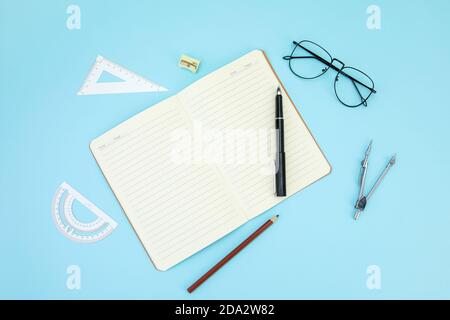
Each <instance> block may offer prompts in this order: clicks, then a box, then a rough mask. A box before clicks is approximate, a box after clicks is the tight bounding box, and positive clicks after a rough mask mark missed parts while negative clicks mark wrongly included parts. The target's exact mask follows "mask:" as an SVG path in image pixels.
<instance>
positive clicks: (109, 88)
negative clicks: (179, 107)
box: [78, 56, 167, 95]
mask: <svg viewBox="0 0 450 320" xmlns="http://www.w3.org/2000/svg"><path fill="white" fill-rule="evenodd" d="M105 71H106V72H108V73H110V74H112V75H113V76H115V77H117V78H120V79H122V80H123V81H119V82H98V80H99V79H100V76H101V75H102V73H103V72H105ZM162 91H167V89H166V88H164V87H162V86H160V85H158V84H156V83H153V82H151V81H149V80H147V79H145V78H143V77H141V76H140V75H137V74H136V73H134V72H131V71H129V70H127V69H125V68H124V67H122V66H120V65H118V64H116V63H114V62H111V61H109V60H108V59H105V58H104V57H102V56H97V59H96V60H95V63H94V65H93V66H92V69H91V71H90V72H89V75H88V76H87V78H86V80H85V81H84V84H83V86H82V87H81V89H80V91H78V95H89V94H111V93H135V92H162Z"/></svg>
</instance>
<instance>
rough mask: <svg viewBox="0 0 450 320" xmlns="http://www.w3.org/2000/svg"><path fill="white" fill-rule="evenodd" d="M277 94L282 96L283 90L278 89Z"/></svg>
mask: <svg viewBox="0 0 450 320" xmlns="http://www.w3.org/2000/svg"><path fill="white" fill-rule="evenodd" d="M277 94H279V95H281V89H280V87H277Z"/></svg>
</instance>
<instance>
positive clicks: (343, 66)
mask: <svg viewBox="0 0 450 320" xmlns="http://www.w3.org/2000/svg"><path fill="white" fill-rule="evenodd" d="M302 42H309V43H312V44H314V45H316V46H318V47H319V48H321V49H322V50H323V51H325V52H326V53H327V54H328V55H329V57H330V58H331V61H330V62H328V61H327V60H325V59H324V58H322V57H321V56H319V55H318V54H316V53H314V52H312V51H311V50H309V49H308V48H306V47H304V46H302V45H301V43H302ZM292 43H293V44H295V47H294V50H292V53H291V55H290V56H284V57H283V59H284V60H288V61H289V69H291V71H292V73H293V74H295V75H296V76H297V77H299V78H301V79H316V78H318V77H320V76H323V75H324V74H325V73H326V72H327V71H328V69H329V68H331V69H333V70H334V71H336V72H337V74H336V77H335V79H334V93H335V95H336V97H337V98H338V100H339V102H341V103H342V104H343V105H345V106H346V107H349V108H357V107H359V106H361V105H364V106H365V107H367V100H368V99H369V98H370V96H371V95H372V94H375V93H377V91H376V90H375V83H374V82H373V80H372V78H371V77H369V76H368V75H367V74H366V73H365V72H363V71H361V70H359V69H356V68H354V67H347V66H346V65H345V63H343V62H342V61H341V60H339V59H337V58H333V57H332V56H331V54H330V53H329V52H328V51H327V50H326V49H325V48H323V47H322V46H321V45H319V44H317V43H315V42H313V41H310V40H302V41H300V42H297V41H292ZM297 47H300V48H302V49H303V50H305V51H306V52H308V53H309V54H311V56H292V54H293V53H294V51H295V50H296V49H297ZM308 58H314V59H317V60H319V61H320V62H322V63H323V64H325V65H326V66H327V68H326V69H322V71H323V70H325V71H323V72H322V73H321V74H319V75H317V76H315V77H311V78H306V77H302V76H300V75H299V74H297V73H296V72H295V71H294V70H292V67H291V63H290V60H291V59H308ZM335 61H336V62H339V63H340V64H341V65H342V66H341V68H340V69H339V68H338V67H336V66H335V65H334V64H333V62H335ZM344 68H348V69H353V70H356V71H358V72H361V73H362V74H363V75H365V76H366V77H367V78H368V79H369V80H370V81H371V82H372V85H373V87H372V88H370V87H368V86H367V85H365V84H364V83H362V82H361V81H359V80H358V79H355V78H354V77H352V76H351V75H349V74H347V73H346V72H344V71H342V70H343V69H344ZM340 74H342V75H343V76H345V77H347V78H348V79H350V80H351V81H352V83H353V85H354V86H355V89H356V91H357V92H358V94H359V96H360V98H361V100H362V101H361V103H360V104H358V105H355V106H351V105H348V104H346V103H345V102H343V101H342V100H341V99H340V98H339V95H338V94H337V91H336V82H337V81H338V79H339V75H340ZM355 82H356V83H358V84H360V85H362V86H363V87H365V88H366V89H368V90H369V91H370V93H369V95H368V96H367V97H366V98H365V99H364V98H363V97H362V95H361V92H360V91H359V89H358V87H357V86H356V84H355Z"/></svg>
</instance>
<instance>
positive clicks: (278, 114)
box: [275, 87, 286, 197]
mask: <svg viewBox="0 0 450 320" xmlns="http://www.w3.org/2000/svg"><path fill="white" fill-rule="evenodd" d="M275 131H276V135H277V138H276V140H277V154H276V173H275V187H276V195H277V197H285V196H286V160H285V154H284V119H283V97H282V96H281V90H280V87H278V88H277V96H276V98H275Z"/></svg>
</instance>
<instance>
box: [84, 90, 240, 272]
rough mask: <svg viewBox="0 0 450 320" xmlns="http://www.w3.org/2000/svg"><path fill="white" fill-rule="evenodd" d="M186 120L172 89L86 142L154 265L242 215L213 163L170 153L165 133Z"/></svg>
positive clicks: (185, 253) (205, 241) (201, 243)
mask: <svg viewBox="0 0 450 320" xmlns="http://www.w3.org/2000/svg"><path fill="white" fill-rule="evenodd" d="M190 128H191V124H189V123H188V122H187V118H186V117H185V115H184V114H183V112H182V109H181V108H180V104H179V100H178V98H177V97H176V96H175V97H172V98H169V99H167V100H164V101H163V102H161V103H159V104H157V105H155V106H153V107H151V108H149V109H147V110H145V111H144V112H142V113H140V114H138V115H136V116H135V117H133V118H131V119H129V120H127V121H125V122H124V123H122V124H120V125H119V126H117V127H116V128H114V129H112V130H110V131H108V132H107V133H105V134H104V135H102V136H101V137H99V138H97V139H95V140H94V141H93V142H92V143H91V150H92V152H93V154H94V156H95V158H96V160H97V162H98V163H99V165H100V168H101V170H102V172H103V173H104V175H105V177H106V178H107V180H108V183H109V184H110V186H111V188H112V190H113V191H114V193H115V195H116V197H117V198H118V200H119V202H120V204H121V206H122V208H123V209H124V211H125V212H126V214H127V216H128V218H129V220H130V222H131V224H132V225H133V227H134V229H135V231H136V233H137V235H138V236H139V239H140V240H141V242H142V244H143V245H144V247H145V249H146V250H147V252H148V253H149V255H150V257H151V259H152V261H153V263H154V264H155V266H156V268H157V269H159V270H166V269H168V268H170V267H171V266H173V265H175V264H177V263H178V262H180V261H181V260H183V259H185V258H187V257H189V256H190V255H192V254H194V253H195V252H197V251H199V250H201V249H202V248H204V247H205V246H207V245H209V244H210V243H212V242H213V241H215V240H217V239H219V238H221V237H222V236H224V235H226V234H227V233H229V232H230V231H232V230H233V229H235V228H236V227H238V226H240V225H241V224H243V223H244V222H245V220H246V219H245V216H244V215H243V213H242V211H240V210H238V209H237V204H236V201H235V199H234V198H233V197H232V196H231V195H230V193H229V191H228V188H226V186H225V182H224V180H223V179H222V178H221V176H220V174H218V172H217V170H215V169H213V168H211V167H210V166H206V165H192V164H177V163H176V162H174V161H173V159H172V158H171V155H172V154H171V152H172V150H173V144H172V143H171V138H170V137H171V134H172V133H173V132H174V130H178V129H188V130H190Z"/></svg>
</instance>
